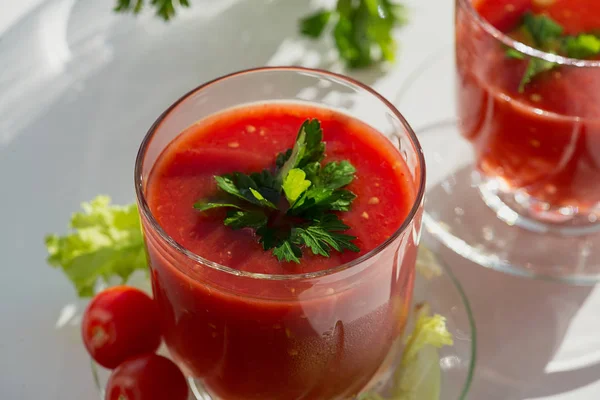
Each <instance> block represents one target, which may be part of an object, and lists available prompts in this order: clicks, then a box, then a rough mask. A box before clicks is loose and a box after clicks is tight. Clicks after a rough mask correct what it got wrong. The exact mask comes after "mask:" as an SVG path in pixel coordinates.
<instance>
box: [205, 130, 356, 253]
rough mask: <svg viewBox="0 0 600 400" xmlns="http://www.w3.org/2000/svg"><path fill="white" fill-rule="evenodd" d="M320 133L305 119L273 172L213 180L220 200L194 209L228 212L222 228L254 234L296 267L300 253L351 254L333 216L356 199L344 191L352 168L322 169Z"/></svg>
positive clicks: (346, 164) (340, 164) (335, 165)
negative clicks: (247, 231) (224, 209)
mask: <svg viewBox="0 0 600 400" xmlns="http://www.w3.org/2000/svg"><path fill="white" fill-rule="evenodd" d="M324 157H325V143H324V142H323V131H322V129H321V124H320V123H319V121H318V120H316V119H312V120H306V121H305V122H304V123H303V124H302V126H301V127H300V130H299V132H298V136H297V137H296V142H295V144H294V147H293V148H291V149H288V150H287V151H285V152H283V153H280V154H278V155H277V157H276V160H275V168H274V169H273V170H264V171H262V172H260V173H258V172H257V173H252V174H249V175H247V174H243V173H240V172H234V173H232V174H227V175H222V176H215V181H216V182H217V186H218V188H219V189H220V192H221V193H220V194H221V195H222V197H221V198H220V199H219V200H215V201H206V200H201V201H198V202H197V203H196V204H194V208H195V209H196V210H198V211H200V212H206V211H208V210H211V209H215V208H227V209H228V210H227V215H226V217H225V219H224V220H223V223H224V224H225V225H226V226H228V227H230V228H231V229H244V228H249V229H253V230H254V231H255V233H256V235H257V237H258V241H259V243H260V244H261V245H262V246H263V249H264V250H271V251H272V252H273V254H274V255H275V257H277V259H278V260H279V261H287V262H296V263H299V262H300V258H301V257H302V251H303V248H308V249H310V250H311V251H312V253H313V254H315V255H320V256H323V257H329V256H330V254H331V251H333V250H335V251H338V252H343V251H345V250H350V251H354V252H358V251H360V249H359V248H358V247H357V246H356V245H355V244H354V243H353V242H352V241H353V240H355V239H356V237H354V236H351V235H347V234H344V233H343V232H345V231H347V230H348V229H350V227H349V226H348V225H346V224H344V223H343V222H342V221H341V219H340V218H339V216H338V215H337V214H335V213H334V212H336V211H349V210H350V207H351V205H352V201H353V200H354V199H355V198H356V195H355V194H354V193H352V192H351V191H349V190H347V189H343V188H344V187H345V186H347V185H348V184H349V183H350V182H352V180H353V179H354V176H355V173H356V169H355V168H354V166H352V164H351V163H349V162H348V161H339V162H336V161H334V162H330V163H327V164H325V165H322V160H323V158H324Z"/></svg>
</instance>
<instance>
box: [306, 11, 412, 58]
mask: <svg viewBox="0 0 600 400" xmlns="http://www.w3.org/2000/svg"><path fill="white" fill-rule="evenodd" d="M406 15H407V12H406V9H405V8H404V7H403V6H401V5H399V4H394V3H392V2H391V1H390V0H338V1H337V5H336V7H335V9H334V10H332V11H326V10H321V11H318V12H316V13H315V14H311V15H309V16H307V17H306V18H303V19H302V20H301V21H300V32H301V33H302V34H303V35H305V36H308V37H310V38H313V39H314V38H318V37H320V36H321V35H322V33H323V32H324V31H325V28H326V27H327V25H328V23H329V22H330V21H332V20H333V21H334V27H333V38H334V41H335V45H336V47H337V50H338V53H339V55H340V57H341V58H342V59H343V60H344V61H345V62H346V64H347V65H348V66H349V67H351V68H362V67H367V66H370V65H372V64H374V63H376V62H380V61H384V60H385V61H393V60H394V58H395V55H396V42H395V41H394V38H393V36H392V33H393V30H394V28H396V27H400V26H402V25H404V24H406V22H407V18H406Z"/></svg>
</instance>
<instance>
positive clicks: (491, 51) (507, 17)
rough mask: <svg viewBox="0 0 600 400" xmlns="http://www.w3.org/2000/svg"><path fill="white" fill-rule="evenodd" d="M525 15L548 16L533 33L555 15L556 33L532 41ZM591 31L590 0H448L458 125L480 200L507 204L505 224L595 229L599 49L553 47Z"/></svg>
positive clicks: (599, 205) (594, 27)
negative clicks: (451, 2)
mask: <svg viewBox="0 0 600 400" xmlns="http://www.w3.org/2000/svg"><path fill="white" fill-rule="evenodd" d="M528 16H535V17H534V18H546V17H548V18H551V19H552V20H553V21H554V22H552V23H547V20H546V21H544V22H543V23H542V24H538V25H537V27H534V28H532V29H538V31H537V32H533V33H534V34H535V35H534V39H536V36H537V35H545V36H546V37H547V36H550V35H556V33H555V32H556V30H555V28H554V23H557V24H559V25H560V27H561V28H559V32H558V33H560V35H562V37H561V39H556V40H555V41H554V42H552V41H550V40H547V41H548V42H549V44H543V43H535V44H532V43H531V32H525V31H524V28H523V25H521V24H524V22H523V21H524V18H527V17H528ZM532 20H533V18H532ZM544 24H545V25H544ZM551 24H552V26H551V27H549V26H550V25H551ZM560 29H562V31H560ZM552 30H554V32H553V31H552ZM599 33H600V2H598V1H597V0H456V63H457V72H458V115H459V120H460V130H461V133H462V135H463V136H464V137H466V138H467V139H468V140H469V141H470V142H471V144H472V147H473V149H474V151H475V158H476V167H477V170H478V171H479V173H480V176H481V182H480V184H479V189H480V191H481V194H482V196H483V198H484V200H485V201H486V203H487V204H488V205H490V206H491V207H492V208H494V209H496V210H500V209H501V208H503V207H505V206H508V208H509V209H511V210H513V211H515V212H516V215H518V217H516V218H515V217H514V213H513V214H510V213H506V212H499V213H498V214H505V215H509V216H510V223H511V224H514V225H518V226H520V227H522V228H525V229H529V230H534V231H538V232H544V233H547V232H551V233H554V234H558V235H561V236H577V235H587V234H590V233H591V232H598V230H599V229H600V224H599V223H598V217H600V184H599V183H600V56H598V54H597V55H596V56H593V55H591V56H590V57H586V58H585V59H583V58H582V59H578V58H569V57H567V55H568V52H567V51H566V50H565V51H563V50H561V47H560V46H563V48H564V47H565V44H566V43H568V42H567V40H570V41H573V42H574V43H575V42H576V40H577V39H579V38H578V36H579V35H581V34H586V35H595V36H596V37H598V36H597V35H598V34H599ZM545 36H540V37H541V39H545ZM565 37H566V39H565ZM525 39H527V40H525ZM541 39H536V40H534V42H536V41H537V42H540V40H541ZM588 39H589V37H588ZM560 40H563V41H562V42H560ZM585 40H587V39H585ZM594 40H597V39H594ZM554 43H557V44H554ZM561 43H562V44H561ZM542 45H544V46H546V47H545V48H543V47H542ZM569 46H571V45H570V44H569ZM591 46H592V47H591V48H590V49H589V50H588V51H590V52H591V53H593V51H594V47H595V46H597V43H593V44H592V45H591ZM546 48H547V49H546ZM586 49H587V48H586ZM580 53H581V51H580ZM591 53H590V54H591ZM582 54H583V53H582ZM528 74H529V76H528ZM498 200H499V201H498Z"/></svg>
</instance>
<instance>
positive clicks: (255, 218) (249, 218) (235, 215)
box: [223, 210, 267, 229]
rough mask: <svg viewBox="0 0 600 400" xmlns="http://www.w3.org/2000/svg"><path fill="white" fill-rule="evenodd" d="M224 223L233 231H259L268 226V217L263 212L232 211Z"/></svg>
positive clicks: (228, 213)
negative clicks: (247, 229)
mask: <svg viewBox="0 0 600 400" xmlns="http://www.w3.org/2000/svg"><path fill="white" fill-rule="evenodd" d="M223 223H224V224H225V225H226V226H229V227H231V229H242V228H254V229H258V228H260V227H262V226H265V225H266V224H267V216H266V215H265V213H264V212H262V211H247V210H230V211H228V212H227V218H225V220H224V221H223Z"/></svg>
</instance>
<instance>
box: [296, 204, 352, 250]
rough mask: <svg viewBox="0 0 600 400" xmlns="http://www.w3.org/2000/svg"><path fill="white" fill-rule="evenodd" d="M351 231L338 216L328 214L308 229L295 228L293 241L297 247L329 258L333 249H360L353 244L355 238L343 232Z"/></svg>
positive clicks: (307, 227)
mask: <svg viewBox="0 0 600 400" xmlns="http://www.w3.org/2000/svg"><path fill="white" fill-rule="evenodd" d="M348 229H350V227H349V226H348V225H346V224H344V223H343V222H342V221H341V220H340V219H339V217H338V216H337V215H335V214H327V215H324V216H323V217H322V218H321V219H319V220H315V221H314V223H313V224H311V225H308V226H306V227H298V228H294V230H293V233H292V239H291V241H292V242H294V243H296V244H297V245H306V247H308V248H309V249H311V250H312V252H313V254H315V255H321V256H324V257H329V254H330V252H331V249H334V250H336V251H339V252H342V251H344V250H350V251H354V252H358V251H360V249H359V248H358V247H357V246H356V245H355V244H354V243H352V240H354V239H356V238H355V237H354V236H350V235H345V234H342V233H339V232H343V231H346V230H348Z"/></svg>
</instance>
